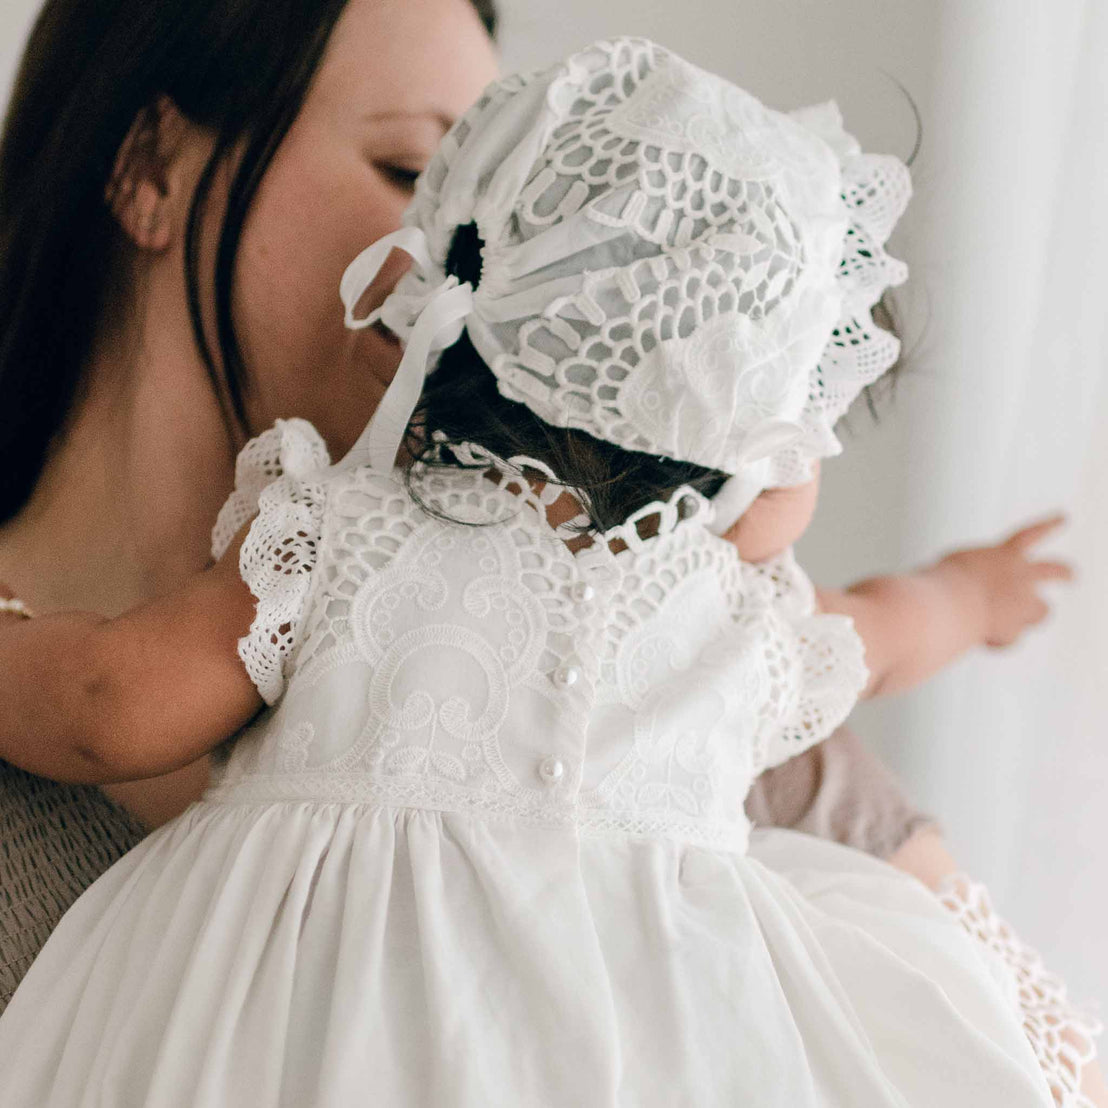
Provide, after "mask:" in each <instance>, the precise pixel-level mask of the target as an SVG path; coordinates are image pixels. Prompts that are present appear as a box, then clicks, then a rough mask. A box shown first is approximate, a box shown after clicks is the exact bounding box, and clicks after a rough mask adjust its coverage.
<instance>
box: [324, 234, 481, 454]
mask: <svg viewBox="0 0 1108 1108" xmlns="http://www.w3.org/2000/svg"><path fill="white" fill-rule="evenodd" d="M394 248H396V249H400V250H403V251H404V252H405V253H406V254H410V255H411V258H412V263H413V276H414V278H415V281H416V282H419V281H422V282H423V284H424V285H425V286H426V285H427V283H428V282H427V278H428V277H432V276H433V275H434V274H435V273H436V271H438V267H437V266H435V264H434V263H433V262H432V260H431V254H430V250H429V249H428V245H427V237H426V235H424V233H423V231H422V230H420V228H418V227H401V228H400V230H398V231H393V232H392V234H389V235H385V236H384V238H381V239H378V240H377V241H376V242H375V243H374V244H373V245H372V246H370V247H368V248H367V249H365V250H363V251H362V252H361V253H360V254H359V255H358V256H357V257H356V258H355V259H354V260H353V261H352V262H351V263H350V265H349V266H347V269H346V272H345V273H344V274H343V276H342V282H341V284H340V286H339V293H340V295H341V296H342V302H343V304H344V305H345V307H346V326H347V327H348V328H350V330H352V331H359V330H362V329H363V328H366V327H371V326H372V325H373V324H374V323H376V322H377V321H378V320H382V321H383V322H385V323H386V325H387V326H388V327H389V329H390V330H391V331H393V332H394V333H395V334H397V336H398V337H400V338H401V340H402V341H403V342H404V343H405V346H404V356H403V357H402V358H401V359H400V365H399V366H397V369H396V375H395V376H394V377H393V379H392V382H391V383H390V385H389V387H388V389H387V390H386V391H385V395H384V396H383V397H382V398H381V403H380V404H379V405H378V406H377V410H376V411H375V412H374V413H373V418H372V419H371V420H370V421H369V423H368V424H367V426H366V428H365V430H364V431H363V432H362V433H361V435H360V436H359V437H358V441H357V442H355V443H354V445H353V446H352V447H351V448H350V450H349V452H348V453H347V454H346V456H345V457H344V458H343V460H342V462H341V463H340V465H341V466H343V467H344V468H345V467H347V466H354V465H364V464H368V465H369V467H370V468H371V469H374V470H376V471H378V472H380V473H391V472H392V468H393V465H394V464H395V462H396V455H397V452H398V451H399V450H400V444H401V443H402V442H403V441H404V435H405V434H406V433H407V430H408V424H409V422H410V421H411V418H412V413H413V412H414V411H415V409H416V405H417V404H418V403H419V397H420V394H421V393H422V392H423V382H424V380H425V379H426V377H427V372H428V367H429V365H430V362H431V358H432V356H433V355H434V354H437V353H438V352H439V351H441V350H444V349H445V348H446V347H448V346H450V345H451V344H452V343H455V342H457V341H458V339H459V338H460V337H461V334H462V331H463V329H464V327H465V318H466V316H468V315H469V313H470V312H471V311H472V310H473V286H472V285H471V284H470V283H469V282H466V283H465V284H459V282H458V278H457V277H447V278H446V279H445V280H444V281H443V282H442V283H441V284H439V285H437V286H436V287H434V288H430V289H428V290H427V291H422V290H421V291H418V292H411V291H405V292H400V291H396V292H392V293H390V294H389V296H388V297H386V299H385V302H384V303H383V304H382V305H381V307H379V308H377V309H375V310H374V311H372V312H370V313H369V315H366V316H361V317H358V316H355V314H354V309H355V308H356V307H357V305H358V301H359V300H361V298H362V297H363V296H364V295H365V291H366V289H368V288H369V286H370V285H371V284H373V282H374V281H375V280H376V278H377V275H378V274H379V273H380V272H381V269H382V267H383V266H384V264H385V262H386V261H387V260H388V257H389V254H390V253H392V251H393V249H394ZM407 283H408V284H412V283H413V282H412V281H409V282H407Z"/></svg>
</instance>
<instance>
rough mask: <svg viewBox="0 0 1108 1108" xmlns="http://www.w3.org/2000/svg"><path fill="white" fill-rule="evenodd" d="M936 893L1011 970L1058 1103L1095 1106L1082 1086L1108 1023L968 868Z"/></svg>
mask: <svg viewBox="0 0 1108 1108" xmlns="http://www.w3.org/2000/svg"><path fill="white" fill-rule="evenodd" d="M936 895H937V896H938V897H939V900H940V901H941V902H942V904H943V906H944V907H945V908H947V910H948V911H950V912H951V913H952V914H953V915H954V916H955V917H956V918H957V919H958V921H959V922H960V923H961V924H962V926H963V927H964V928H965V929H966V930H967V931H968V932H969V933H970V935H972V936H973V937H974V938H975V939H976V940H977V941H978V942H979V943H980V944H981V945H982V946H984V947H985V948H986V949H987V950H988V951H990V952H991V954H992V955H994V956H995V957H997V958H999V960H1000V962H1001V964H1002V965H1003V966H1004V968H1005V970H1006V971H1007V973H1008V974H1010V975H1011V989H1010V995H1011V999H1012V1004H1013V1006H1014V1007H1015V1008H1016V1010H1017V1012H1018V1014H1019V1016H1020V1018H1021V1019H1022V1020H1023V1029H1024V1031H1025V1032H1026V1034H1027V1038H1028V1039H1029V1040H1030V1042H1031V1046H1032V1047H1033V1049H1034V1051H1035V1055H1036V1057H1037V1058H1038V1059H1039V1065H1040V1066H1042V1069H1043V1073H1044V1074H1045V1075H1046V1079H1047V1083H1048V1084H1049V1085H1050V1091H1051V1093H1052V1094H1053V1095H1054V1102H1055V1104H1056V1105H1058V1108H1094V1102H1093V1101H1092V1100H1091V1099H1090V1098H1089V1097H1087V1096H1086V1095H1085V1094H1084V1093H1083V1092H1082V1079H1083V1077H1084V1073H1085V1068H1086V1067H1087V1066H1089V1065H1090V1064H1091V1063H1092V1062H1093V1060H1094V1059H1095V1058H1096V1056H1097V1049H1096V1043H1095V1041H1094V1040H1095V1039H1096V1037H1097V1036H1099V1035H1100V1034H1102V1033H1103V1030H1104V1025H1103V1023H1102V1022H1101V1020H1100V1019H1099V1017H1098V1016H1097V1015H1096V1013H1095V1012H1094V1011H1092V1010H1085V1009H1084V1008H1082V1007H1080V1006H1078V1005H1076V1004H1074V1003H1073V1001H1071V1000H1070V999H1069V997H1068V996H1067V995H1066V986H1065V984H1064V983H1063V981H1062V980H1061V978H1059V977H1057V976H1056V975H1055V974H1053V973H1050V972H1049V971H1048V970H1047V968H1046V967H1045V966H1044V965H1043V960H1042V958H1041V957H1040V955H1039V954H1038V952H1037V951H1035V950H1034V949H1032V948H1031V947H1029V946H1028V945H1027V944H1026V943H1025V942H1024V941H1023V940H1022V939H1021V938H1020V937H1019V936H1018V935H1017V934H1016V933H1015V932H1014V931H1013V930H1012V928H1011V927H1010V926H1009V925H1008V924H1007V923H1006V922H1005V921H1004V920H1003V919H1001V918H1000V917H999V916H998V915H997V914H996V912H995V911H994V910H993V906H992V903H991V902H990V900H989V895H988V892H987V890H986V889H985V886H984V885H982V884H980V883H978V882H976V881H973V880H971V879H970V878H969V877H968V876H967V875H966V874H964V873H952V874H949V875H948V876H947V877H946V878H944V879H943V881H942V883H941V884H940V885H939V887H938V889H937V890H936Z"/></svg>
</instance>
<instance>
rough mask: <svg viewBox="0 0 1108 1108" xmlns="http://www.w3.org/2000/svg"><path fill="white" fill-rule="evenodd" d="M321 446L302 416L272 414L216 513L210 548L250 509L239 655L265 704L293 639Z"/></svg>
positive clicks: (320, 492) (312, 539) (319, 497)
mask: <svg viewBox="0 0 1108 1108" xmlns="http://www.w3.org/2000/svg"><path fill="white" fill-rule="evenodd" d="M328 463H329V457H328V454H327V448H326V446H325V445H324V443H323V440H322V439H321V438H320V436H319V433H318V432H317V431H316V430H315V428H314V427H312V425H311V424H310V423H308V422H306V421H305V420H278V421H277V423H276V425H275V426H274V427H272V428H270V430H269V431H266V432H265V433H264V434H262V435H259V436H258V438H256V439H254V440H253V441H252V442H251V443H249V444H248V445H247V446H246V447H245V448H244V449H243V452H242V454H241V455H240V456H239V465H238V467H237V476H238V477H239V482H238V484H237V486H236V489H235V494H232V497H231V499H229V500H228V502H227V504H226V505H225V506H224V511H223V512H222V513H220V520H221V523H222V531H221V527H220V524H217V526H216V535H215V536H213V547H214V546H216V545H217V544H218V541H220V540H223V539H224V532H227V533H229V536H230V537H227V538H226V539H225V541H224V543H223V549H226V546H227V543H229V542H230V538H231V537H233V536H234V535H235V534H236V533H237V531H238V529H239V527H241V526H242V522H243V521H244V519H243V517H244V515H245V519H248V518H249V516H250V515H251V514H253V512H254V511H256V512H257V515H256V517H255V519H254V522H253V523H252V524H251V526H250V530H249V532H248V533H247V536H246V539H245V540H244V542H243V544H242V548H241V550H240V551H239V571H240V572H241V574H242V579H243V580H244V581H245V582H246V584H247V585H248V586H249V588H250V591H251V592H252V593H253V594H254V597H255V598H256V599H257V602H258V603H257V610H256V612H255V615H254V622H253V623H252V624H251V627H250V631H249V633H248V634H246V635H244V636H243V637H242V638H241V639H239V646H238V651H239V657H240V658H241V659H242V661H243V664H244V665H245V666H246V671H247V673H248V674H249V675H250V679H251V680H252V681H253V682H254V684H255V685H256V686H257V688H258V692H260V693H261V695H262V699H263V700H265V702H266V703H267V704H273V703H275V702H276V701H277V700H278V698H279V697H280V696H281V693H282V692H283V691H284V688H285V678H286V668H287V666H288V663H289V659H290V657H291V655H292V653H293V651H294V650H295V648H296V645H297V643H298V642H299V635H300V630H301V626H302V624H303V621H304V614H305V608H306V601H307V598H308V593H309V591H310V587H311V575H312V570H313V569H314V568H315V565H316V560H317V558H318V554H319V546H320V541H321V537H322V527H323V507H324V501H325V489H324V485H323V475H324V471H325V469H326V466H327V465H328Z"/></svg>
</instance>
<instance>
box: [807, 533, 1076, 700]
mask: <svg viewBox="0 0 1108 1108" xmlns="http://www.w3.org/2000/svg"><path fill="white" fill-rule="evenodd" d="M1062 522H1063V518H1062V517H1060V516H1058V517H1054V518H1052V519H1048V520H1045V521H1043V522H1042V523H1036V524H1034V525H1032V526H1030V527H1025V528H1023V529H1022V530H1020V531H1017V532H1016V533H1015V534H1014V535H1012V536H1010V537H1009V538H1008V539H1006V540H1005V541H1004V542H1002V543H999V544H997V545H996V546H985V547H975V548H973V549H968V550H959V551H956V552H955V553H953V554H949V555H947V557H945V558H943V559H942V560H941V561H939V562H937V563H936V564H935V565H933V566H931V567H929V568H927V569H924V570H921V571H920V572H918V573H913V574H905V575H903V576H896V577H892V576H890V577H873V578H870V579H868V580H865V581H860V582H858V584H856V585H851V586H850V587H849V588H846V589H819V590H817V595H818V597H819V602H820V607H821V608H822V610H823V611H825V612H837V613H840V614H842V615H848V616H850V617H851V619H853V621H854V626H855V629H856V630H857V631H858V634H859V635H860V636H861V637H862V640H863V642H864V643H865V645H866V664H867V666H868V667H869V670H870V681H869V684H868V685H867V686H866V689H865V691H864V692H863V693H862V695H863V697H869V696H876V695H879V694H882V693H894V692H900V691H901V690H903V689H908V688H911V687H912V686H914V685H918V684H919V683H921V682H922V681H925V680H926V679H927V678H928V677H931V676H932V675H933V674H935V673H936V672H937V671H938V670H940V669H942V668H943V666H945V665H947V664H948V663H950V662H952V661H953V660H954V659H955V658H956V657H958V656H959V655H960V654H962V653H964V652H965V651H966V650H969V649H970V648H971V647H974V646H991V647H1001V646H1008V645H1010V644H1011V643H1013V642H1015V641H1016V639H1018V638H1019V636H1020V635H1021V634H1022V633H1023V632H1024V631H1025V630H1026V629H1027V628H1028V627H1031V626H1033V625H1034V624H1036V623H1039V622H1041V621H1042V620H1043V619H1045V618H1046V616H1047V614H1048V612H1049V608H1048V607H1047V605H1046V603H1045V602H1044V601H1043V600H1042V599H1041V598H1040V597H1039V595H1038V593H1037V591H1036V590H1037V586H1038V585H1039V584H1040V583H1041V582H1043V581H1048V580H1065V581H1068V580H1071V579H1072V577H1073V571H1072V570H1071V569H1070V567H1069V566H1068V565H1066V564H1064V563H1062V562H1055V561H1043V562H1036V561H1032V560H1031V559H1030V556H1029V555H1030V549H1031V547H1032V546H1034V545H1035V544H1036V543H1038V542H1040V541H1041V540H1042V539H1043V538H1045V537H1046V536H1047V534H1049V533H1050V532H1051V531H1053V530H1054V529H1055V528H1056V527H1058V526H1059V525H1060V524H1061V523H1062Z"/></svg>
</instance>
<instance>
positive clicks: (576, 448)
mask: <svg viewBox="0 0 1108 1108" xmlns="http://www.w3.org/2000/svg"><path fill="white" fill-rule="evenodd" d="M481 247H482V242H481V237H480V235H479V234H478V231H477V227H476V224H473V223H469V224H467V225H466V226H464V227H459V228H458V229H457V231H455V233H454V238H453V240H452V242H451V246H450V250H449V253H448V255H447V259H446V271H447V273H448V274H451V275H453V276H455V277H457V278H458V279H459V281H462V282H466V281H469V282H470V283H471V284H472V285H473V286H474V288H476V287H477V284H478V283H479V281H480V279H481V264H482V263H481ZM874 315H875V317H876V322H877V323H878V325H879V326H883V327H885V328H886V329H887V330H892V331H893V333H894V334H895V333H896V329H895V322H896V321H895V316H894V315H893V314H892V306H891V304H890V303H889V300H888V299H887V298H883V300H882V302H881V304H880V305H879V309H875V311H874ZM894 368H895V367H894ZM886 376H887V375H886ZM866 402H867V404H869V406H870V410H871V413H872V414H873V415H874V417H875V418H876V410H875V409H874V407H873V396H872V394H871V393H870V392H869V391H868V390H867V392H866ZM432 436H434V437H432ZM464 444H473V445H477V446H482V447H484V448H485V449H486V450H488V451H489V452H491V453H492V454H495V455H496V456H497V457H499V458H504V459H507V458H511V457H515V456H519V455H523V456H526V457H528V458H534V459H535V460H536V461H539V462H542V463H544V464H545V465H546V466H547V467H548V468H549V469H550V470H551V472H553V473H554V474H556V475H557V477H558V481H559V483H560V484H562V485H564V486H565V487H566V488H567V489H570V490H572V491H573V492H575V493H577V494H578V496H579V499H580V502H581V506H582V509H583V510H584V511H585V512H586V513H587V514H588V517H589V526H588V528H586V531H594V532H597V531H607V530H608V529H610V528H612V527H615V526H618V525H619V524H621V523H623V522H624V521H625V520H626V519H627V518H628V517H629V516H630V515H631V514H632V513H634V512H636V511H638V509H639V508H642V507H644V506H645V505H647V504H650V503H653V502H656V501H665V500H668V499H669V498H670V497H671V496H672V494H673V493H674V492H676V490H677V489H679V488H681V487H682V486H684V485H688V486H690V487H691V488H693V489H695V490H696V491H697V492H699V493H701V494H703V495H704V496H706V497H709V498H710V497H712V496H714V495H715V494H716V493H717V492H718V491H719V490H720V488H721V487H722V485H723V483H724V481H725V480H726V479H727V475H726V474H724V473H722V472H720V471H719V470H715V469H708V468H706V467H704V466H699V465H694V464H692V463H691V462H678V461H673V460H672V459H669V458H659V457H656V456H654V455H652V454H644V453H641V452H638V451H631V450H624V449H622V448H621V447H618V446H615V445H613V444H612V443H608V442H603V441H601V440H600V439H596V438H593V436H592V435H589V434H586V433H585V432H584V431H578V430H576V429H574V428H567V427H554V426H551V425H550V424H549V423H546V422H544V421H543V420H541V419H540V418H539V417H538V416H537V415H535V414H534V413H533V412H532V411H531V410H530V409H529V408H527V407H525V406H524V405H523V404H518V403H516V402H515V401H512V400H508V399H506V398H505V397H503V396H501V394H500V391H499V390H498V388H497V384H496V378H495V376H494V375H493V373H492V371H491V370H490V369H489V367H488V365H487V364H486V363H485V361H484V360H483V359H482V358H481V356H480V354H478V353H477V351H476V350H475V349H474V347H473V344H472V343H471V342H470V340H469V336H468V335H466V334H463V335H462V337H461V338H460V339H459V340H458V341H457V342H456V343H454V345H453V346H451V347H449V348H448V349H447V350H445V351H444V352H443V354H442V357H441V359H440V361H439V365H438V368H437V369H436V370H435V372H434V373H432V374H431V375H430V376H429V377H428V379H427V383H426V385H425V386H424V390H423V395H422V397H421V399H420V402H419V405H418V407H417V408H416V410H415V413H414V416H413V419H412V424H411V429H410V430H409V433H408V441H407V447H408V450H409V451H410V453H411V454H412V455H413V457H414V458H415V459H416V461H417V462H418V463H420V465H418V466H416V467H415V469H409V471H408V487H409V491H410V493H411V494H412V496H413V498H414V499H415V500H416V501H417V502H418V503H420V504H422V505H423V507H424V508H425V509H426V510H428V511H430V512H432V514H440V513H438V512H436V511H435V509H433V508H432V507H431V506H430V505H428V504H427V503H426V502H425V501H424V500H423V499H422V498H421V497H420V492H419V485H418V481H416V480H415V479H414V474H415V473H416V472H418V471H419V470H420V469H421V468H468V467H470V466H471V465H472V463H471V462H467V461H463V460H462V459H461V458H459V456H458V454H457V453H456V452H455V451H454V450H452V449H451V447H452V446H454V447H460V446H462V445H464Z"/></svg>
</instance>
